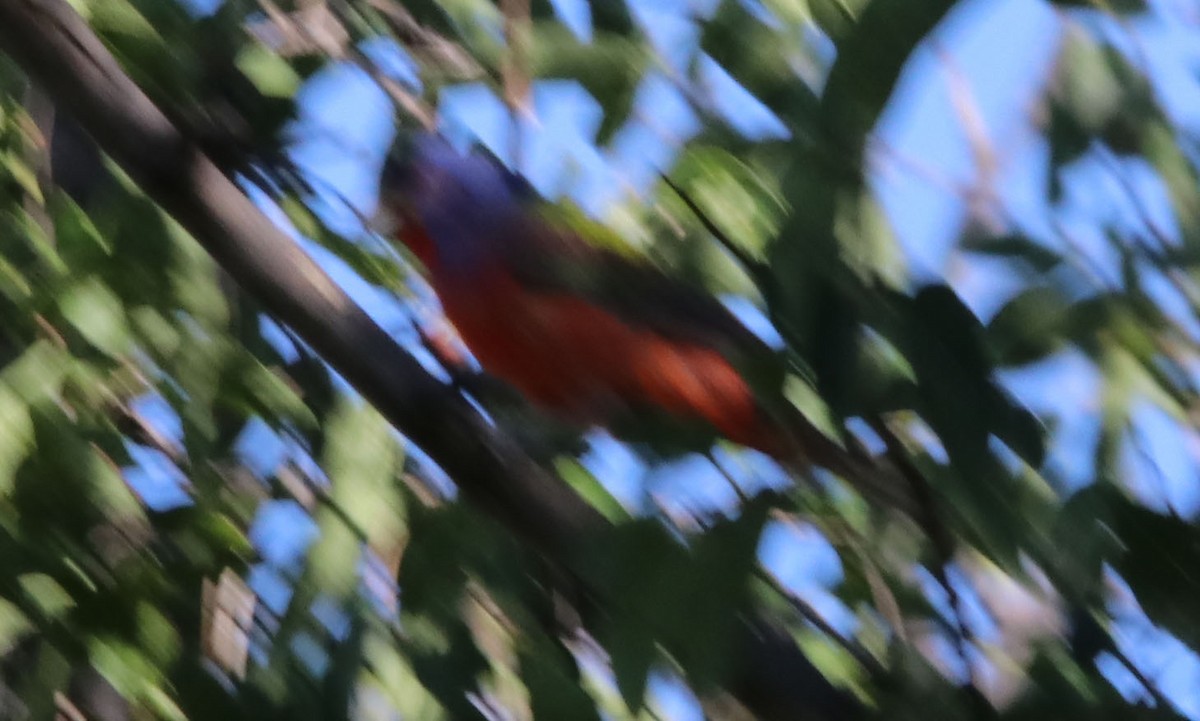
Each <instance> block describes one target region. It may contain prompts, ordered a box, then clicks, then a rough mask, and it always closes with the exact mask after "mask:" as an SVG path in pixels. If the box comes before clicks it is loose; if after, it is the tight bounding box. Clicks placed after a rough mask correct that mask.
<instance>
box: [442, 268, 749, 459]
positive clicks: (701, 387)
mask: <svg viewBox="0 0 1200 721" xmlns="http://www.w3.org/2000/svg"><path fill="white" fill-rule="evenodd" d="M475 280H476V282H474V283H472V284H471V285H470V286H469V287H467V286H465V285H462V284H458V283H453V282H446V281H444V280H442V282H439V279H438V278H436V277H435V278H434V285H435V289H436V290H437V292H438V295H439V296H440V297H441V299H442V304H443V307H444V309H445V311H446V315H447V317H448V318H449V319H450V321H451V322H452V323H454V325H455V327H456V328H457V329H458V331H459V333H460V334H461V336H462V338H463V340H464V341H465V342H466V344H467V346H468V347H469V348H470V349H471V352H472V353H474V354H475V356H476V358H478V359H479V362H480V363H481V364H482V365H483V367H484V368H485V369H486V370H487V371H488V372H489V373H492V374H493V375H496V376H498V377H500V378H503V379H504V380H506V381H507V382H509V383H511V384H512V385H513V386H515V387H516V388H517V389H518V390H520V391H521V392H522V393H524V394H525V395H526V396H528V397H529V398H530V399H531V400H532V401H534V402H535V403H538V404H540V405H542V406H544V407H546V408H548V409H549V410H551V411H554V412H556V413H558V414H560V415H564V416H566V417H568V418H571V419H573V420H576V421H579V422H584V423H604V422H606V421H608V420H611V418H612V417H613V416H614V415H615V414H616V413H619V412H622V411H628V410H631V409H636V408H638V407H643V408H645V407H655V408H659V409H661V410H664V411H666V412H668V413H671V414H673V415H676V416H680V417H683V418H698V419H703V420H706V421H708V422H709V423H710V424H711V425H712V426H714V428H716V429H717V430H719V431H720V432H721V433H722V434H723V435H725V436H726V437H728V438H730V440H733V441H736V442H739V443H743V444H746V445H751V446H759V445H760V444H761V443H762V441H763V439H762V438H761V437H760V434H761V431H762V418H761V416H760V413H759V409H758V406H757V403H756V402H755V400H754V396H753V393H752V392H751V390H750V388H749V387H748V386H747V385H746V383H745V381H744V380H743V379H742V378H741V376H740V375H739V374H738V373H737V371H736V370H735V369H734V368H733V367H732V366H731V365H730V363H729V362H728V361H727V360H726V359H725V358H724V357H723V356H722V355H721V354H719V353H718V352H716V351H715V350H713V349H711V348H708V347H705V346H701V345H697V344H689V343H682V342H678V341H674V340H671V339H668V338H665V337H663V336H662V335H660V334H658V333H655V332H653V331H652V330H650V329H647V328H640V327H637V326H635V325H632V324H630V323H627V322H626V321H625V320H623V319H622V318H620V317H618V316H616V315H614V314H613V313H611V312H609V311H608V310H606V309H604V308H602V307H600V306H597V305H595V304H592V303H589V302H588V301H587V300H586V299H584V298H580V297H576V296H572V295H568V294H565V293H543V292H531V291H529V290H527V289H525V288H523V287H522V286H521V285H520V284H519V283H518V282H516V281H515V280H513V279H512V278H511V277H509V276H506V275H503V274H499V273H497V274H494V275H491V276H489V277H487V278H482V279H481V278H476V279H475Z"/></svg>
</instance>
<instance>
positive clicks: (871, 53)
mask: <svg viewBox="0 0 1200 721" xmlns="http://www.w3.org/2000/svg"><path fill="white" fill-rule="evenodd" d="M955 4H956V3H955V2H953V0H874V2H872V3H870V4H869V5H867V7H866V10H865V11H864V12H863V14H862V18H861V19H860V21H859V22H858V25H857V26H856V27H855V29H854V31H853V32H852V33H850V34H849V35H848V36H847V37H846V38H845V39H844V40H842V41H841V42H840V43H839V44H838V55H837V60H836V61H835V62H834V64H833V68H832V69H831V70H830V72H829V79H828V81H827V82H826V84H825V92H824V93H823V94H822V96H821V110H822V114H823V116H824V127H825V129H826V131H827V132H828V133H829V134H830V136H831V138H832V139H833V141H834V144H835V146H836V147H837V148H838V150H840V151H841V152H843V153H848V154H849V161H850V164H851V165H852V166H857V165H858V162H857V159H858V158H859V157H860V156H861V153H862V148H863V145H864V142H865V139H866V137H867V134H868V133H869V132H870V131H871V128H872V127H874V125H875V122H876V120H878V118H879V114H880V113H881V112H882V111H883V106H884V105H885V104H886V103H887V101H888V98H890V97H891V95H892V89H893V88H894V87H895V85H896V81H897V79H899V77H900V71H901V69H902V68H903V67H904V62H905V60H906V59H907V58H908V57H909V56H910V55H911V54H912V52H913V50H914V49H915V48H916V46H917V44H918V43H919V42H920V41H921V40H922V39H923V38H924V37H925V36H926V35H928V34H929V32H930V31H931V30H933V28H934V26H935V25H937V23H938V22H940V21H941V20H942V18H943V17H945V15H946V13H948V12H949V11H950V9H951V8H952V7H954V5H955Z"/></svg>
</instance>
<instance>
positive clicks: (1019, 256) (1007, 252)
mask: <svg viewBox="0 0 1200 721" xmlns="http://www.w3.org/2000/svg"><path fill="white" fill-rule="evenodd" d="M959 247H960V248H962V249H963V250H966V251H970V252H973V253H982V254H984V255H992V256H997V257H1001V258H1012V259H1013V260H1019V261H1021V262H1023V263H1025V264H1027V265H1028V266H1029V267H1030V268H1032V269H1033V270H1035V271H1037V272H1039V273H1045V272H1047V271H1050V270H1052V269H1054V268H1055V267H1057V266H1058V265H1059V264H1060V263H1062V261H1063V258H1062V256H1061V255H1059V254H1058V253H1055V252H1054V251H1052V250H1050V249H1048V248H1046V247H1045V246H1043V245H1041V244H1040V243H1037V242H1036V241H1034V240H1031V239H1030V238H1028V237H1026V236H1024V235H1017V234H1013V235H1000V236H996V235H979V236H973V237H970V238H968V239H967V240H965V241H963V243H962V244H961V245H960V246H959Z"/></svg>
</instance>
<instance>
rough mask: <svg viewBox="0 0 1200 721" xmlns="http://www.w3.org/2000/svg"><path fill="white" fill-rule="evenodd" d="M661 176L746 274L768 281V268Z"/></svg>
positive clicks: (676, 185) (674, 185)
mask: <svg viewBox="0 0 1200 721" xmlns="http://www.w3.org/2000/svg"><path fill="white" fill-rule="evenodd" d="M659 176H660V177H661V178H662V179H663V182H664V183H666V184H667V187H669V188H670V189H671V190H673V191H675V195H677V196H679V199H680V200H682V201H683V204H684V205H686V206H687V207H688V210H690V211H692V213H693V214H694V215H695V216H696V220H699V221H700V224H701V225H702V226H704V229H705V230H707V231H708V232H709V234H710V235H712V237H713V238H716V240H717V242H718V243H720V244H721V246H722V247H724V248H725V250H727V251H729V253H730V255H732V256H733V257H734V259H735V260H737V262H738V263H739V264H741V266H742V267H743V268H744V269H745V270H746V272H747V273H749V274H750V277H752V278H754V279H755V280H759V281H762V280H765V279H768V278H769V277H770V273H768V272H767V266H766V265H765V264H764V263H762V262H761V261H759V260H757V259H756V258H754V257H753V256H751V255H750V254H749V253H747V252H746V251H745V250H743V249H742V248H741V247H739V246H738V244H737V243H735V242H733V240H732V239H731V238H730V237H729V236H728V235H726V234H725V231H723V230H721V229H720V228H718V227H717V224H716V223H714V222H713V221H712V219H711V218H709V217H708V213H705V212H704V209H703V208H701V207H700V206H699V205H698V204H697V203H696V201H695V200H693V199H692V196H691V195H690V194H689V193H688V192H687V191H685V190H684V189H683V188H681V187H680V186H679V185H678V184H676V183H675V181H674V180H671V178H670V177H669V176H668V175H667V174H666V173H660V174H659Z"/></svg>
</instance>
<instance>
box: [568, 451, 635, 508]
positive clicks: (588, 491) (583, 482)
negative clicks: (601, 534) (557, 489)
mask: <svg viewBox="0 0 1200 721" xmlns="http://www.w3.org/2000/svg"><path fill="white" fill-rule="evenodd" d="M554 470H555V471H556V472H557V473H558V477H559V478H561V479H563V481H565V482H566V484H567V485H568V486H570V487H571V488H572V489H573V490H574V491H575V492H576V493H578V494H579V495H580V496H581V497H582V498H583V499H584V500H585V501H587V502H588V503H590V504H591V505H592V507H594V508H595V509H596V510H598V511H600V513H601V514H603V515H604V517H605V518H607V519H608V520H609V521H610V522H612V523H623V522H625V521H628V520H629V518H630V516H629V511H627V510H625V507H624V506H622V505H621V504H620V502H619V501H617V499H616V498H614V497H613V496H612V494H611V493H609V492H608V489H607V488H605V487H604V486H603V485H602V484H601V483H600V481H599V480H597V479H596V477H595V476H594V475H592V473H591V471H589V470H588V469H586V468H584V467H583V465H582V464H581V463H579V462H578V461H576V460H574V459H572V458H566V457H559V458H558V459H556V460H555V461H554Z"/></svg>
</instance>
